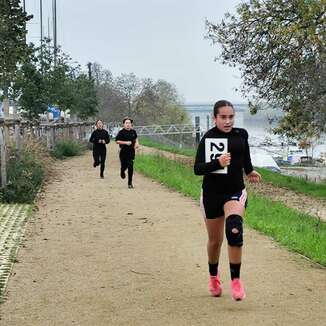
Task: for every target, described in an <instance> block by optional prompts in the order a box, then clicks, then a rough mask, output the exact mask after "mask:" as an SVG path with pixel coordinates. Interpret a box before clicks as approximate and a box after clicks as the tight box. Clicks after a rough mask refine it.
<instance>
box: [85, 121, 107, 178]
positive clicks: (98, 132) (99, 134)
mask: <svg viewBox="0 0 326 326" xmlns="http://www.w3.org/2000/svg"><path fill="white" fill-rule="evenodd" d="M95 126H96V129H95V130H94V131H93V132H92V134H91V138H90V139H89V141H90V142H91V143H93V158H94V163H93V166H94V168H96V167H97V166H98V165H101V168H100V177H101V178H102V179H103V178H104V169H105V159H106V144H108V143H109V142H110V136H109V133H108V132H107V131H106V130H105V129H103V122H102V121H101V120H97V121H96V123H95Z"/></svg>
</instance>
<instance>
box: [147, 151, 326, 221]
mask: <svg viewBox="0 0 326 326" xmlns="http://www.w3.org/2000/svg"><path fill="white" fill-rule="evenodd" d="M141 152H142V153H145V154H158V155H163V156H165V157H167V158H169V159H171V160H175V161H178V162H180V163H183V164H186V165H190V166H192V165H193V161H194V160H193V158H192V157H189V156H185V155H180V154H174V153H169V152H166V151H161V150H159V149H157V148H152V147H145V146H141ZM248 188H249V190H251V191H254V192H255V193H256V194H259V195H263V196H266V197H268V198H270V199H271V200H273V201H281V202H283V203H284V204H285V205H286V206H288V207H291V208H294V209H297V210H298V211H301V212H305V213H307V214H310V215H313V216H317V217H318V218H320V219H321V220H323V221H325V222H326V200H325V199H321V198H320V199H319V198H315V197H311V196H308V195H305V194H302V193H298V192H295V191H292V190H289V189H285V188H280V187H275V186H273V185H272V184H271V183H265V182H262V183H260V184H259V185H248Z"/></svg>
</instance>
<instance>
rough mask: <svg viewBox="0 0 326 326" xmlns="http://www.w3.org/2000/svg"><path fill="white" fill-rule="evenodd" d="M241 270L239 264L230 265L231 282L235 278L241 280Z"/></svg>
mask: <svg viewBox="0 0 326 326" xmlns="http://www.w3.org/2000/svg"><path fill="white" fill-rule="evenodd" d="M240 268H241V263H239V264H232V263H230V272H231V280H233V279H235V278H240Z"/></svg>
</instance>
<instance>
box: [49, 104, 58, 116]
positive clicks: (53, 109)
mask: <svg viewBox="0 0 326 326" xmlns="http://www.w3.org/2000/svg"><path fill="white" fill-rule="evenodd" d="M48 112H50V113H52V114H53V119H58V118H60V116H61V114H60V110H59V109H58V108H56V107H55V106H50V105H49V106H48Z"/></svg>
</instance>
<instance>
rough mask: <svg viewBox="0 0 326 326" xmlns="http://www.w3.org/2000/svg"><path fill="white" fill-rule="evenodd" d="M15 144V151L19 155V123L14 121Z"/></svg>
mask: <svg viewBox="0 0 326 326" xmlns="http://www.w3.org/2000/svg"><path fill="white" fill-rule="evenodd" d="M15 143H16V150H17V152H18V153H19V152H20V146H21V141H20V121H16V124H15Z"/></svg>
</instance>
